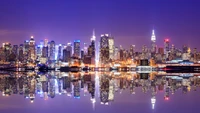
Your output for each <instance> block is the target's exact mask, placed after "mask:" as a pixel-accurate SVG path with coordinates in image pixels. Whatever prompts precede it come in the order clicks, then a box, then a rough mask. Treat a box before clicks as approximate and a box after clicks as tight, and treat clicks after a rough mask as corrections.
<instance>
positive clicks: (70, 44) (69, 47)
mask: <svg viewBox="0 0 200 113" xmlns="http://www.w3.org/2000/svg"><path fill="white" fill-rule="evenodd" d="M66 49H67V51H69V52H70V57H71V56H72V54H73V53H72V43H67V47H66Z"/></svg>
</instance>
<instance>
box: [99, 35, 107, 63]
mask: <svg viewBox="0 0 200 113" xmlns="http://www.w3.org/2000/svg"><path fill="white" fill-rule="evenodd" d="M108 39H109V35H108V34H103V35H101V39H100V63H101V64H104V63H108V61H109V42H108Z"/></svg>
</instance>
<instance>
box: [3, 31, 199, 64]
mask: <svg viewBox="0 0 200 113" xmlns="http://www.w3.org/2000/svg"><path fill="white" fill-rule="evenodd" d="M81 44H82V43H81V41H80V40H74V42H73V43H67V44H56V42H55V41H49V40H48V39H44V40H41V41H40V42H39V43H37V44H36V42H35V40H34V37H33V36H31V38H30V39H29V40H25V41H24V43H23V44H20V45H11V43H9V42H6V43H3V44H2V47H0V62H1V63H6V62H7V63H8V62H18V63H19V62H20V63H21V64H30V63H31V64H49V65H50V64H53V63H55V62H67V63H68V64H70V65H79V66H80V65H82V64H83V65H86V66H87V65H93V66H106V65H110V64H111V63H112V64H113V63H114V64H120V65H131V64H136V65H137V64H139V61H140V60H143V59H147V60H149V61H150V60H153V61H154V62H155V63H165V62H167V61H172V60H189V61H192V62H194V63H197V62H199V61H200V52H198V51H197V48H194V49H191V48H190V47H188V46H187V45H184V46H183V47H182V49H178V48H176V46H175V45H173V44H172V45H171V44H170V40H169V39H165V40H164V46H163V47H158V46H157V45H156V35H155V31H154V30H152V36H151V47H150V48H149V47H147V46H146V45H143V46H142V49H141V50H142V51H136V46H135V45H130V48H129V49H124V48H123V47H122V46H121V45H120V46H119V47H116V45H115V40H114V37H112V36H111V35H109V34H102V35H101V36H100V40H99V41H97V40H96V36H95V31H93V35H92V37H91V42H90V44H89V45H88V44H87V43H83V48H81V47H82V46H81ZM75 61H78V62H79V63H77V64H76V63H75Z"/></svg>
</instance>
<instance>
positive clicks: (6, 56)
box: [3, 42, 12, 61]
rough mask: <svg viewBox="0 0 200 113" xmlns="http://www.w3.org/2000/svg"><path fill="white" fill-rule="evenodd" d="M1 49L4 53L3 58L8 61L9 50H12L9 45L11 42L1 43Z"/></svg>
mask: <svg viewBox="0 0 200 113" xmlns="http://www.w3.org/2000/svg"><path fill="white" fill-rule="evenodd" d="M3 45H4V46H3V50H4V54H5V59H6V61H9V56H10V54H11V50H12V47H11V44H10V43H8V42H7V43H4V44H3Z"/></svg>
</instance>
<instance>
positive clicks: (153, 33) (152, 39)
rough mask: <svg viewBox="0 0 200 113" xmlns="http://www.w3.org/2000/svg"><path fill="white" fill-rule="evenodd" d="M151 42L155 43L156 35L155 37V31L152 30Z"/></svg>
mask: <svg viewBox="0 0 200 113" xmlns="http://www.w3.org/2000/svg"><path fill="white" fill-rule="evenodd" d="M151 41H153V42H155V41H156V35H155V31H154V30H152V35H151Z"/></svg>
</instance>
